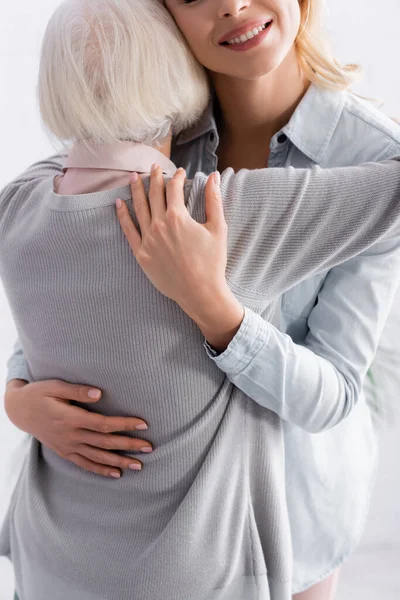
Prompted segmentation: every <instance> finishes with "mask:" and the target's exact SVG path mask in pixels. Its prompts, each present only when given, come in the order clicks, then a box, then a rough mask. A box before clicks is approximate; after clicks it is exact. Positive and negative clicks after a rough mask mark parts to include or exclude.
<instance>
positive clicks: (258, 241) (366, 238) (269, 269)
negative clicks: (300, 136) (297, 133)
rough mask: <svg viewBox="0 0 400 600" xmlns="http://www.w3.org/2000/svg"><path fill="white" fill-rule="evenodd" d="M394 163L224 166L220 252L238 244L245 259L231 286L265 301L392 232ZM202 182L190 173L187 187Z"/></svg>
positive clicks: (398, 204)
mask: <svg viewBox="0 0 400 600" xmlns="http://www.w3.org/2000/svg"><path fill="white" fill-rule="evenodd" d="M399 161H400V157H398V159H393V160H388V161H385V162H381V163H366V164H364V165H361V166H356V167H343V168H335V169H321V168H320V167H313V168H312V169H294V168H293V167H289V168H285V169H282V168H278V169H259V170H254V171H248V170H245V169H244V170H241V171H239V172H238V173H237V174H235V173H234V172H233V170H232V169H227V170H226V171H224V173H223V174H222V182H221V191H222V198H223V204H224V214H225V219H226V221H227V224H228V228H229V236H228V256H230V255H231V253H235V252H237V250H236V249H237V248H240V247H242V248H243V242H244V240H245V242H246V248H245V250H246V261H245V264H244V263H243V268H242V269H241V271H240V272H237V273H235V280H234V282H233V283H234V284H235V285H237V286H238V287H239V288H242V289H247V290H249V289H251V290H252V291H253V292H254V293H255V295H258V296H259V297H260V298H262V299H263V300H265V302H266V303H267V302H271V301H272V300H274V299H276V297H277V296H279V295H280V294H282V293H283V292H285V291H286V290H288V289H289V288H291V287H293V286H294V285H295V284H296V283H299V282H300V281H302V280H304V279H306V278H307V277H309V276H311V275H315V274H317V273H322V272H325V271H327V270H328V269H331V268H332V267H334V266H335V265H337V264H339V263H341V262H343V261H345V260H347V259H349V258H352V257H354V256H356V255H357V254H359V253H360V252H362V251H364V250H366V249H367V248H369V247H371V246H372V245H373V244H374V243H376V242H378V241H380V240H381V239H387V238H388V237H390V236H392V237H393V236H396V235H399V234H400V162H399ZM204 183H205V177H204V176H203V175H200V174H198V175H196V177H195V179H194V186H193V189H194V192H195V193H202V191H203V188H202V186H203V185H204ZM243 250H244V248H243Z"/></svg>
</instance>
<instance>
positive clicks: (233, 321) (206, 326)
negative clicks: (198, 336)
mask: <svg viewBox="0 0 400 600" xmlns="http://www.w3.org/2000/svg"><path fill="white" fill-rule="evenodd" d="M244 315H245V311H244V307H243V306H242V304H241V303H240V302H239V300H237V298H236V297H235V296H234V294H233V293H232V292H231V290H230V289H229V287H228V286H227V288H226V289H224V290H222V291H220V292H217V293H213V294H210V296H209V297H208V299H207V300H204V301H203V302H202V303H201V305H200V307H199V308H198V309H197V311H196V312H193V313H192V314H190V315H189V316H190V317H191V318H192V319H193V321H194V322H195V323H196V325H197V326H198V327H199V329H200V330H201V332H202V334H203V335H204V337H205V338H206V340H207V342H208V343H209V344H210V345H211V346H212V347H213V348H214V349H215V350H216V351H217V352H223V351H224V350H226V348H227V347H228V346H229V344H230V342H231V341H232V339H233V338H234V337H235V335H236V334H237V332H238V331H239V329H240V326H241V324H242V322H243V319H244Z"/></svg>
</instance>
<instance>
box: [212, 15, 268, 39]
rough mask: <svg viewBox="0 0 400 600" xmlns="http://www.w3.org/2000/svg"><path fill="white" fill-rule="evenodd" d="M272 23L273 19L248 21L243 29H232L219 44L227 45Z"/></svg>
mask: <svg viewBox="0 0 400 600" xmlns="http://www.w3.org/2000/svg"><path fill="white" fill-rule="evenodd" d="M271 22H272V19H258V20H257V21H248V22H247V23H244V24H243V25H242V26H241V27H237V28H236V29H231V31H228V33H227V34H225V35H224V37H222V38H221V39H220V40H219V41H218V44H227V43H228V42H230V41H231V40H233V39H234V38H236V37H240V36H241V35H244V34H245V33H248V32H249V31H251V30H252V29H254V28H255V27H263V26H264V25H267V24H269V23H271Z"/></svg>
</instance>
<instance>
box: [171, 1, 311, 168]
mask: <svg viewBox="0 0 400 600" xmlns="http://www.w3.org/2000/svg"><path fill="white" fill-rule="evenodd" d="M166 7H167V9H168V10H169V11H170V13H171V14H172V16H173V17H174V19H175V21H176V23H177V25H178V27H179V28H180V30H181V31H182V33H183V35H184V37H185V38H186V40H187V42H188V44H189V46H190V48H191V50H192V52H193V53H194V55H195V56H196V58H197V59H198V60H199V62H200V63H201V64H203V65H204V66H205V67H206V68H207V70H208V73H209V76H210V79H211V82H212V85H213V87H214V89H215V92H216V95H217V97H218V101H219V105H220V108H221V115H222V117H221V122H220V123H219V131H220V145H219V148H218V159H219V165H218V166H219V170H220V171H223V170H224V169H225V168H226V167H228V166H230V167H232V168H234V169H235V170H239V169H241V168H248V169H256V168H263V167H266V166H267V165H268V155H269V147H270V142H271V138H272V136H273V135H274V134H275V133H276V132H277V131H279V129H281V127H283V126H284V125H285V124H286V123H287V122H288V120H289V119H290V117H291V115H292V114H293V112H294V110H295V109H296V107H297V105H298V104H299V102H300V100H301V99H302V97H303V96H304V94H305V92H306V91H307V89H308V87H309V82H308V81H307V80H306V79H305V78H304V77H303V75H302V73H301V71H300V69H299V66H298V61H297V55H296V49H295V46H294V42H295V39H296V36H297V34H298V31H299V26H300V9H299V4H298V1H297V0H195V1H194V2H191V3H190V4H185V3H183V2H182V0H166ZM271 19H272V20H273V23H272V25H271V29H270V31H269V33H268V35H267V37H266V38H265V39H264V41H263V42H262V44H260V45H258V46H257V47H255V48H252V49H251V50H248V51H246V52H234V51H232V50H229V49H228V48H227V47H225V46H221V45H219V44H218V41H219V40H220V39H221V38H222V37H225V35H226V34H227V33H229V32H230V31H231V30H232V29H235V28H237V27H240V26H242V25H244V24H246V23H248V22H250V21H253V20H257V21H258V20H260V21H261V23H262V22H264V21H265V22H268V21H269V20H271ZM238 114H240V119H238Z"/></svg>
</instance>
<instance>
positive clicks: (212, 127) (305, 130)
mask: <svg viewBox="0 0 400 600" xmlns="http://www.w3.org/2000/svg"><path fill="white" fill-rule="evenodd" d="M345 98H346V95H345V93H344V92H337V91H331V90H326V89H322V88H320V87H318V86H316V85H315V84H313V83H312V84H311V85H310V87H309V88H308V90H307V92H306V93H305V95H304V97H303V98H302V100H301V102H300V103H299V105H298V106H297V108H296V110H295V112H294V113H293V115H292V117H291V119H290V121H289V123H288V124H287V125H285V127H284V128H283V129H282V130H281V131H280V132H278V134H277V136H278V135H279V134H280V133H285V134H286V135H287V137H288V138H289V139H290V141H291V142H292V143H293V144H294V145H295V146H297V148H299V150H301V151H302V152H303V153H304V154H305V155H306V156H308V158H310V159H311V160H313V161H314V162H316V163H320V162H321V161H322V159H323V156H324V153H325V151H326V149H327V147H328V145H329V142H330V141H331V138H332V136H333V134H334V131H335V129H336V126H337V124H338V122H339V119H340V117H341V114H342V111H343V107H344V104H345ZM210 131H214V132H216V133H217V125H216V121H215V116H214V96H212V97H211V98H210V101H209V104H208V107H207V109H206V110H205V112H204V113H203V115H202V116H201V118H200V119H199V121H197V123H196V124H195V125H193V126H192V127H189V128H188V129H186V130H185V131H184V132H182V133H181V134H180V135H178V136H177V137H176V139H175V144H176V145H177V146H180V145H182V144H186V143H188V142H192V141H193V140H195V139H197V138H200V137H201V136H202V135H204V134H205V133H208V132H210Z"/></svg>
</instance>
